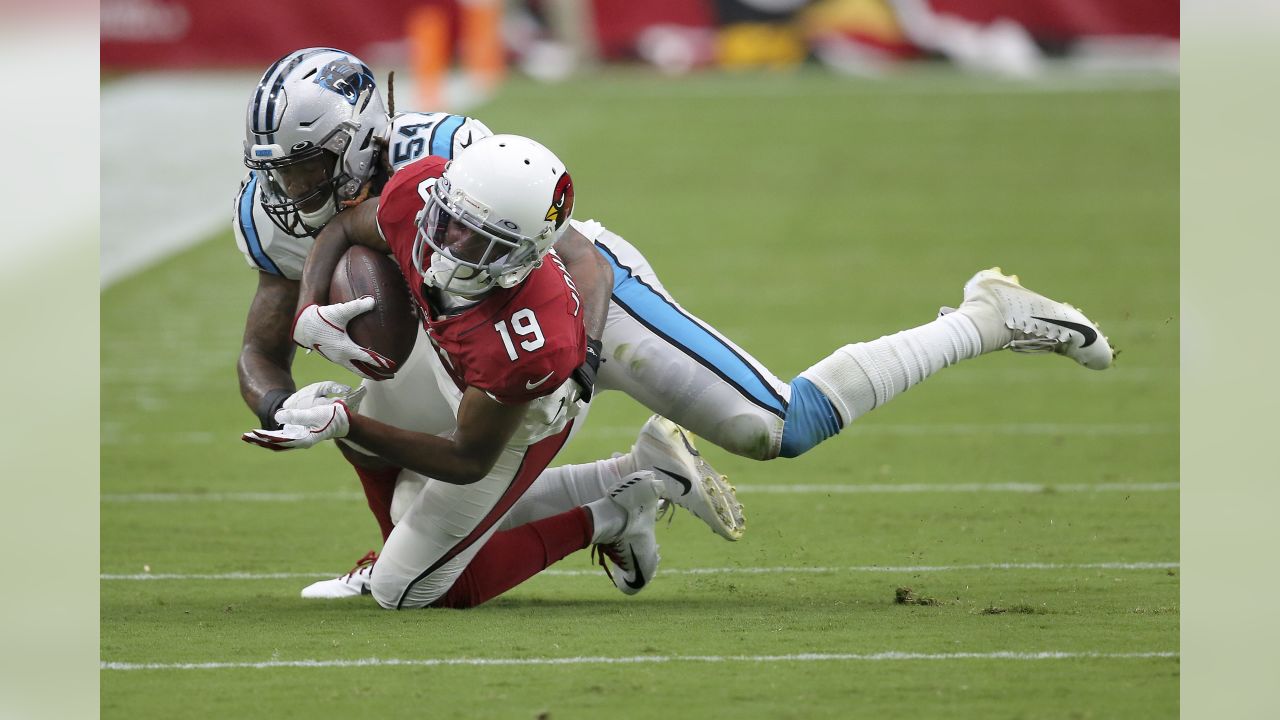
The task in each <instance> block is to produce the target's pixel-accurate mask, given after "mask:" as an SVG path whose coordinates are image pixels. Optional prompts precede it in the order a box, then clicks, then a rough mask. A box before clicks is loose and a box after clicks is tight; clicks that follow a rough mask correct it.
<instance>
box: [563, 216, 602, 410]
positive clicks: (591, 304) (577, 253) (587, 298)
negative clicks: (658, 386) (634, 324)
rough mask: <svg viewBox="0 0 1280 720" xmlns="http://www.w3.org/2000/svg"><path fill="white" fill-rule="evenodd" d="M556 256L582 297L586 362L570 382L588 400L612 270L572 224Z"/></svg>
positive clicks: (598, 355)
mask: <svg viewBox="0 0 1280 720" xmlns="http://www.w3.org/2000/svg"><path fill="white" fill-rule="evenodd" d="M556 254H558V255H559V256H560V259H561V260H564V265H565V269H567V270H568V271H569V274H570V275H572V276H573V283H574V285H575V286H576V288H577V290H578V296H579V297H581V298H582V324H583V326H584V327H586V330H587V361H586V362H585V363H583V364H582V366H581V367H580V368H578V369H577V370H576V371H574V374H573V379H574V380H575V381H576V382H577V383H578V384H579V385H581V386H582V389H583V393H582V397H583V399H584V400H590V399H591V393H592V389H593V388H594V387H595V382H596V372H597V371H598V370H599V369H600V362H601V357H600V350H601V347H602V344H601V342H600V340H601V338H603V337H604V325H605V320H607V319H608V317H609V298H610V297H612V295H613V268H612V267H610V266H609V263H608V262H607V261H606V260H605V259H604V256H602V255H601V254H600V253H599V252H598V251H597V250H596V247H595V245H594V244H593V243H592V242H591V241H590V240H588V239H587V238H586V237H585V236H584V235H583V234H582V233H580V232H578V231H577V230H576V229H574V227H573V226H572V225H570V226H569V228H568V229H567V230H565V233H564V235H561V236H560V239H559V240H557V241H556Z"/></svg>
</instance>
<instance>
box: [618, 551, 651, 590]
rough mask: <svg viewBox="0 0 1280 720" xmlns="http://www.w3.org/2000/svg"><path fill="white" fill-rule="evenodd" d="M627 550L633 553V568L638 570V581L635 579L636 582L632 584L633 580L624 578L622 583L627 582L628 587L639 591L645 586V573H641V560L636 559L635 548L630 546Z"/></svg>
mask: <svg viewBox="0 0 1280 720" xmlns="http://www.w3.org/2000/svg"><path fill="white" fill-rule="evenodd" d="M627 549H628V550H630V551H631V567H633V568H635V569H636V579H635V582H632V581H631V580H629V579H627V578H625V577H624V578H622V581H623V582H625V583H626V584H627V587H629V588H631V589H632V590H639V589H640V588H642V587H644V585H645V579H644V573H642V572H640V559H639V558H637V557H636V549H635V548H633V547H631V546H630V545H628V546H627Z"/></svg>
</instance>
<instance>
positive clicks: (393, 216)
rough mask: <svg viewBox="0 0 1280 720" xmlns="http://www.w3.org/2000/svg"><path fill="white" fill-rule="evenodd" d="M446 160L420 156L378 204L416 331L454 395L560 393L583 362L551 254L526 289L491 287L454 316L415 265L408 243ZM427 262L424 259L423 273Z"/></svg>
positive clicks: (577, 307)
mask: <svg viewBox="0 0 1280 720" xmlns="http://www.w3.org/2000/svg"><path fill="white" fill-rule="evenodd" d="M446 162H447V161H446V160H445V159H444V158H440V157H426V158H423V159H421V160H418V161H417V162H414V163H411V164H409V165H406V166H405V167H403V168H401V169H400V170H398V171H397V172H396V174H395V175H393V176H392V177H391V180H390V181H388V182H387V185H386V187H385V188H383V191H382V195H381V196H380V198H379V201H378V227H379V228H380V229H381V231H382V236H383V237H384V238H385V239H386V241H387V244H388V245H390V246H391V252H392V253H393V254H394V255H395V259H396V262H397V263H398V264H399V265H400V272H401V274H403V275H404V278H405V282H406V283H407V284H408V285H409V290H410V294H412V295H413V299H414V301H415V302H417V304H418V307H419V309H421V310H422V317H423V321H422V325H423V327H424V328H425V329H426V331H427V335H428V337H430V338H431V341H432V343H434V344H435V346H436V348H437V349H438V350H440V351H441V356H442V359H443V360H444V365H445V368H446V369H447V370H448V372H449V374H450V375H451V376H452V377H453V380H454V382H455V383H457V385H458V388H459V389H462V388H465V387H468V386H472V387H477V388H480V389H481V390H484V391H485V392H487V393H489V394H490V395H492V396H493V397H495V398H497V400H498V401H499V402H503V403H524V402H529V401H531V400H535V399H537V398H539V397H543V396H545V395H549V394H551V393H552V392H554V391H555V390H556V389H558V388H559V387H560V386H561V385H562V384H564V381H565V380H568V379H569V376H570V375H572V374H573V371H574V370H576V369H577V368H578V366H580V365H582V363H583V362H584V361H585V360H586V348H587V333H586V329H585V327H584V326H583V324H582V301H581V299H580V298H579V297H578V292H577V290H576V289H575V288H574V286H573V281H572V279H571V278H570V277H569V274H568V271H567V270H565V268H564V265H563V264H561V262H560V258H559V257H557V256H556V254H555V253H554V252H551V253H548V255H547V257H546V259H545V261H544V262H543V263H542V265H541V266H540V267H538V268H535V269H534V270H533V272H531V273H529V276H528V277H527V278H525V280H524V282H522V283H520V284H519V285H516V286H515V287H513V288H495V289H494V290H491V291H490V292H489V293H488V294H486V295H485V296H484V298H483V299H482V300H480V301H479V302H478V303H476V304H474V305H470V306H468V307H466V308H465V309H463V310H462V311H461V312H459V313H457V314H450V315H446V316H443V317H442V316H441V312H440V309H439V308H433V307H432V306H431V303H430V302H429V301H428V300H427V295H426V286H425V285H424V284H423V282H422V276H421V275H419V274H418V271H417V269H416V268H414V266H413V243H414V239H415V238H416V237H417V233H418V217H419V213H420V212H421V211H422V209H423V207H424V206H425V205H426V197H427V193H428V192H429V191H430V188H431V186H432V185H433V184H434V181H435V180H436V179H437V178H439V177H440V176H441V175H442V174H443V173H444V167H445V163H446ZM430 262H431V258H430V256H428V257H427V258H424V267H425V266H426V265H427V264H430Z"/></svg>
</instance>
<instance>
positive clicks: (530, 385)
mask: <svg viewBox="0 0 1280 720" xmlns="http://www.w3.org/2000/svg"><path fill="white" fill-rule="evenodd" d="M552 375H555V371H552V372H549V373H547V376H546V377H544V378H542V379H541V380H539V381H538V382H529V381H528V380H526V381H525V383H524V389H525V390H532V389H534V388H536V387H538V386H539V385H541V384H542V383H544V382H546V381H548V380H550V379H551V376H552Z"/></svg>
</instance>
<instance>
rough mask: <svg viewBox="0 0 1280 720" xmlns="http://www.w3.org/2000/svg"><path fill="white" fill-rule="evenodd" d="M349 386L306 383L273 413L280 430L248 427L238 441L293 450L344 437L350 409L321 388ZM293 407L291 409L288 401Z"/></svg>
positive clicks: (274, 448) (349, 422)
mask: <svg viewBox="0 0 1280 720" xmlns="http://www.w3.org/2000/svg"><path fill="white" fill-rule="evenodd" d="M342 389H350V388H347V387H346V386H345V385H341V384H339V383H335V382H318V383H313V384H311V385H308V386H306V387H304V388H302V389H301V390H299V391H298V392H296V393H294V394H293V395H291V396H289V399H288V400H286V401H285V407H283V408H281V409H280V410H279V411H278V412H277V413H276V422H278V423H280V425H281V428H280V429H279V430H263V429H257V430H250V431H249V432H247V433H245V434H243V435H241V436H240V439H241V440H244V441H245V442H247V443H253V444H254V445H260V446H262V447H264V448H267V449H268V450H293V449H295V448H309V447H311V446H312V445H315V444H316V443H321V442H324V441H325V440H332V439H334V438H341V437H346V436H347V433H348V432H350V430H351V415H350V413H351V411H350V410H349V409H348V408H347V404H346V402H344V401H343V400H342V399H340V398H327V397H324V395H325V394H326V393H325V392H322V391H324V390H330V391H333V392H341V391H342ZM290 403H293V404H294V407H293V408H290V407H289V404H290Z"/></svg>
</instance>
